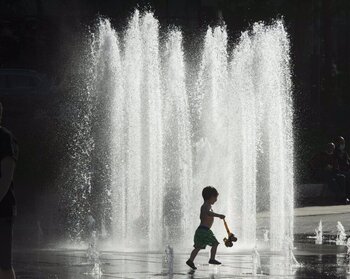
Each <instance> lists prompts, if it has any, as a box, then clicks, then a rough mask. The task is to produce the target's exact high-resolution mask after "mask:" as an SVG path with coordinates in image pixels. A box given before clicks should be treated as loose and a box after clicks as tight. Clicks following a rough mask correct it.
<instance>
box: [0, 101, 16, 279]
mask: <svg viewBox="0 0 350 279" xmlns="http://www.w3.org/2000/svg"><path fill="white" fill-rule="evenodd" d="M2 111H3V109H2V104H1V103H0V124H1V118H2ZM17 158H18V145H17V141H16V139H15V138H14V136H13V135H12V133H11V132H10V131H9V130H7V129H6V128H4V127H2V126H1V125H0V279H13V278H16V275H15V272H14V270H13V268H12V228H13V219H14V216H15V215H16V208H15V196H14V193H13V181H12V180H13V174H14V170H15V166H16V161H17Z"/></svg>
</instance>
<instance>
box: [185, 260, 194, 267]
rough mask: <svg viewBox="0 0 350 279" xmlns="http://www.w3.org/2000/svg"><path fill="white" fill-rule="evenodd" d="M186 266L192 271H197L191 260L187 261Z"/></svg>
mask: <svg viewBox="0 0 350 279" xmlns="http://www.w3.org/2000/svg"><path fill="white" fill-rule="evenodd" d="M186 264H187V265H188V266H189V267H190V268H192V269H197V267H196V266H195V265H194V263H193V262H192V261H191V260H188V261H187V262H186Z"/></svg>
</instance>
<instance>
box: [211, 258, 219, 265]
mask: <svg viewBox="0 0 350 279" xmlns="http://www.w3.org/2000/svg"><path fill="white" fill-rule="evenodd" d="M209 263H210V264H221V263H220V262H218V261H217V260H215V259H214V260H209Z"/></svg>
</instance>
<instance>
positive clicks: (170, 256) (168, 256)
mask: <svg viewBox="0 0 350 279" xmlns="http://www.w3.org/2000/svg"><path fill="white" fill-rule="evenodd" d="M164 260H165V263H166V264H167V274H168V275H172V274H173V270H174V249H173V247H171V246H170V245H167V246H166V248H165V258H164Z"/></svg>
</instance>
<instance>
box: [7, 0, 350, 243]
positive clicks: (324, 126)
mask: <svg viewBox="0 0 350 279" xmlns="http://www.w3.org/2000/svg"><path fill="white" fill-rule="evenodd" d="M136 7H138V8H140V9H141V10H142V9H151V10H153V11H154V12H155V15H156V17H157V18H158V19H159V21H160V22H161V25H162V26H170V25H177V26H180V27H181V28H182V30H183V32H184V38H185V44H188V45H189V46H193V45H195V43H196V41H198V40H199V39H201V38H202V37H203V36H204V30H205V29H206V28H207V26H208V25H215V24H217V23H219V22H220V21H219V15H220V14H222V18H223V20H224V21H225V23H226V25H227V29H228V32H229V38H230V42H231V43H235V42H236V41H237V40H238V38H239V36H240V34H241V32H242V31H245V30H247V29H249V28H250V27H251V26H252V24H253V23H254V22H257V21H264V22H266V23H270V22H272V20H273V19H278V18H281V17H283V19H284V21H285V26H286V28H287V31H288V33H289V34H290V41H291V61H292V71H293V86H294V89H293V92H294V102H295V139H296V145H295V147H296V173H297V176H296V181H297V184H299V183H306V182H308V179H309V177H308V172H307V167H306V163H307V161H308V160H309V159H310V157H311V156H312V154H314V153H315V152H317V151H319V150H320V149H321V148H322V146H323V145H324V144H325V143H326V142H328V141H331V140H334V138H335V137H336V136H338V135H343V136H344V137H345V138H346V139H348V138H349V137H350V121H349V120H348V119H349V117H348V115H349V112H350V94H349V92H348V87H349V85H350V75H349V67H350V55H349V54H350V51H349V49H350V34H349V33H350V32H349V29H350V21H349V16H350V1H348V0H337V1H336V0H318V1H316V0H308V1H305V0H289V1H288V0H235V1H232V0H216V1H215V0H191V1H189V0H154V1H135V0H129V1H118V0H114V1H112V0H103V1H97V0H49V1H46V0H27V1H24V0H0V68H2V69H8V68H15V69H30V70H35V71H37V72H39V73H41V74H44V75H45V77H46V79H47V81H48V82H49V83H50V86H48V87H47V90H48V91H50V92H49V93H48V94H43V95H42V96H40V97H32V96H30V95H28V96H20V97H17V98H15V99H13V98H11V97H9V96H1V95H0V100H1V101H2V102H3V103H4V106H5V108H4V126H6V127H8V128H9V129H10V130H12V131H13V132H14V134H15V135H16V136H17V138H18V141H19V143H20V151H21V153H20V154H21V155H20V160H19V163H18V168H17V172H16V193H17V196H18V200H19V205H20V206H19V211H20V212H21V211H22V213H28V214H22V215H21V214H19V217H18V218H19V219H20V218H21V217H20V216H26V220H21V222H22V223H23V222H24V223H26V222H27V223H28V229H29V228H33V233H35V234H37V233H38V231H40V230H45V228H42V227H41V225H40V222H43V220H41V221H40V218H38V217H37V216H43V215H42V212H40V211H41V210H42V208H45V207H43V204H44V205H45V203H48V205H50V203H51V202H53V201H51V200H48V199H47V198H46V197H47V196H48V195H49V194H55V193H57V191H58V189H57V187H56V186H55V185H56V184H57V181H58V180H59V179H62V177H61V173H60V171H61V168H60V167H61V166H62V164H64V160H65V157H64V156H63V155H62V151H64V148H65V144H66V143H65V141H64V138H65V136H66V135H65V133H64V129H65V128H64V123H63V122H62V121H60V117H61V115H60V109H61V106H62V105H63V104H64V102H63V101H62V100H64V99H65V100H66V98H67V95H69V92H68V91H67V90H66V87H65V86H62V84H63V83H64V82H65V80H66V75H67V72H70V71H67V67H69V65H71V63H68V62H67V61H68V60H70V59H71V58H72V56H73V52H74V51H75V49H76V46H77V44H79V42H80V40H81V38H82V36H83V34H84V32H87V30H88V26H93V24H94V23H95V22H96V19H97V17H98V15H102V16H105V17H108V18H110V19H111V21H112V23H113V24H114V26H115V27H116V28H117V29H118V28H121V27H122V26H125V24H126V22H127V19H128V17H129V16H130V15H131V13H132V12H133V10H134V9H135V8H136ZM198 31H203V32H202V33H200V32H198ZM198 34H199V35H198ZM198 36H199V37H200V38H199V39H198ZM48 208H50V206H48ZM52 208H56V207H52ZM48 211H49V209H48ZM28 216H32V217H28ZM46 216H52V217H50V218H51V220H45V221H46V222H52V223H54V222H56V221H57V219H56V218H59V216H60V214H59V212H46ZM27 217H28V218H27ZM42 218H43V217H42ZM22 219H23V217H22ZM33 224H34V226H33ZM34 227H35V228H34ZM40 233H45V232H40ZM38 239H39V237H38Z"/></svg>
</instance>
